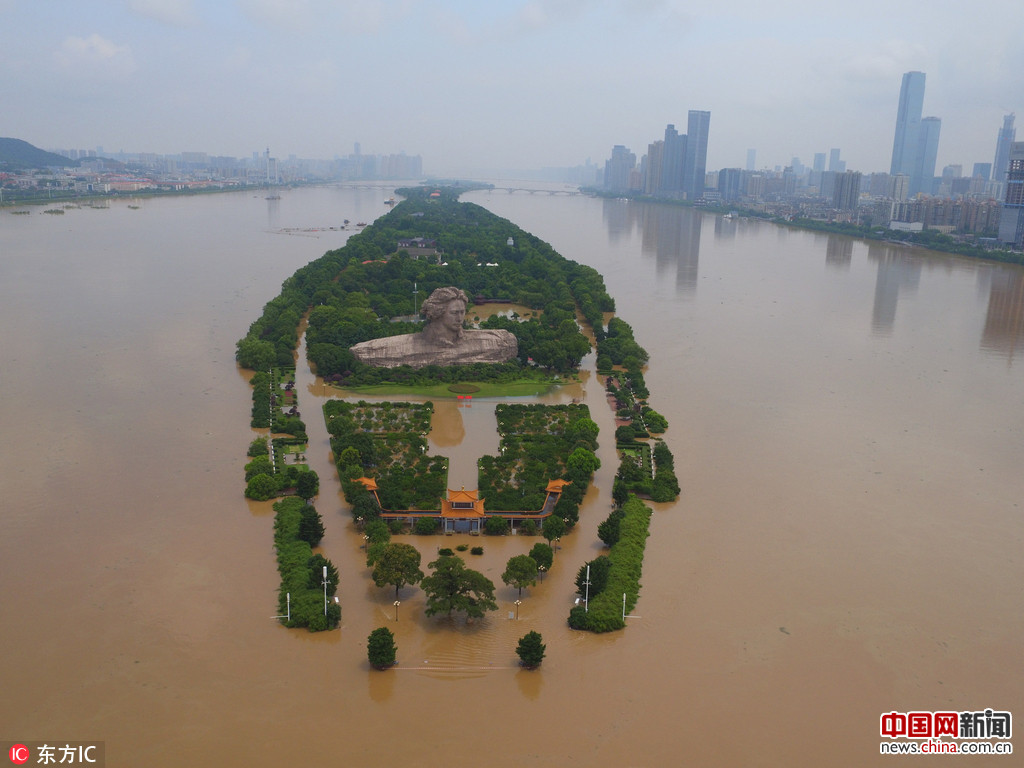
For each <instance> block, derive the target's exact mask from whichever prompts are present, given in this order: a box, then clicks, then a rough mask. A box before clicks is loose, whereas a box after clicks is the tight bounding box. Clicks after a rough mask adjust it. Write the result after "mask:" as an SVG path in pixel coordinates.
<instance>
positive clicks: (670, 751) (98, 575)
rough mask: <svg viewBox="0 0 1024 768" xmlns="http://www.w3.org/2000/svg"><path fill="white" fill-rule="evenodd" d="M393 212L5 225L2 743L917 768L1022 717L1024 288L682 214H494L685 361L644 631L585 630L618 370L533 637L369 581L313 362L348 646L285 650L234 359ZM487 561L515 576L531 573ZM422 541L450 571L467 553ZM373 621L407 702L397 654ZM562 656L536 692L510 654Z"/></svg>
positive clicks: (303, 381)
mask: <svg viewBox="0 0 1024 768" xmlns="http://www.w3.org/2000/svg"><path fill="white" fill-rule="evenodd" d="M390 194H391V189H390V188H381V189H380V190H369V189H352V188H349V189H338V188H323V189H302V190H293V191H288V192H285V193H283V194H282V197H281V199H280V200H277V201H267V200H264V199H263V198H262V197H253V196H251V195H248V194H241V193H239V194H225V195H215V196H204V197H199V198H173V199H165V200H143V201H136V204H137V205H139V206H140V207H139V208H138V209H132V208H129V207H128V204H127V202H126V201H125V202H115V203H113V204H111V206H110V207H109V208H107V209H103V210H95V209H90V208H81V209H71V210H68V211H67V212H66V214H65V215H63V216H47V215H43V214H41V213H40V212H39V211H33V212H32V215H30V216H14V215H11V213H10V211H7V210H5V211H3V212H0V323H2V327H3V328H4V330H5V333H4V339H3V342H2V344H0V392H2V393H3V395H4V397H3V399H2V401H0V402H2V404H0V416H2V423H3V424H4V435H5V438H6V439H5V440H3V441H0V489H2V493H3V498H4V504H3V507H2V512H0V520H2V524H3V528H2V529H3V531H4V535H3V536H2V537H0V563H2V565H0V569H2V570H0V573H2V574H3V581H4V589H3V591H2V592H0V607H2V615H3V617H4V620H3V623H2V626H0V642H2V646H0V647H2V648H3V649H4V653H3V654H2V656H0V680H2V681H3V682H4V686H5V689H6V691H7V693H6V694H5V696H4V698H3V703H2V704H0V722H3V723H4V726H3V729H4V733H3V734H2V735H3V738H11V739H19V740H22V741H29V740H37V739H38V740H43V739H49V740H51V741H58V740H60V741H72V740H103V741H105V742H106V753H107V755H108V764H109V765H112V766H115V765H116V766H121V765H126V766H132V765H135V766H180V765H185V764H197V765H241V764H249V765H260V766H262V765H268V766H269V765H281V764H284V765H290V764H296V762H301V763H303V764H310V765H316V764H328V763H329V764H344V765H354V766H363V765H365V766H382V765H394V764H401V765H409V766H434V765H439V764H450V765H477V764H480V765H496V766H513V765H514V766H521V765H536V766H549V765H550V766H554V765H559V766H561V765H565V764H567V763H569V764H571V763H573V762H580V763H589V764H592V765H608V766H622V765H636V766H661V765H678V764H689V765H715V766H736V765H765V766H790V765H834V766H863V765H872V764H876V762H877V763H878V764H882V763H883V762H884V760H883V759H882V758H881V757H880V756H878V741H879V739H878V732H877V728H878V717H879V715H880V714H881V713H882V712H887V711H893V710H896V711H909V710H939V709H951V710H957V711H959V710H976V709H983V708H985V707H994V708H996V709H1008V710H1011V711H1012V710H1014V709H1015V708H1019V707H1017V702H1018V701H1019V699H1020V691H1021V690H1024V672H1022V671H1021V670H1022V669H1024V666H1022V664H1021V661H1022V658H1021V656H1022V652H1021V649H1020V642H1019V638H1020V637H1021V634H1022V630H1024V618H1022V616H1024V613H1022V611H1021V608H1022V594H1021V588H1020V584H1021V581H1022V576H1024V555H1022V551H1024V549H1022V546H1021V538H1022V534H1021V524H1020V523H1021V514H1022V510H1021V507H1020V504H1021V499H1022V498H1024V480H1022V474H1021V471H1020V466H1021V462H1022V460H1024V366H1022V360H1021V358H1022V355H1024V270H1021V269H1017V268H1011V267H1006V266H1001V265H991V264H984V263H981V262H972V261H967V260H962V259H955V258H951V257H945V256H940V255H934V254H927V253H925V252H922V251H917V250H909V249H905V248H900V247H894V246H888V245H872V246H870V247H869V246H868V245H866V244H864V243H862V242H860V241H852V240H848V239H844V238H838V237H833V236H827V235H822V234H814V233H807V232H799V231H789V230H784V229H779V228H777V227H775V226H773V225H770V224H766V223H763V222H756V221H746V220H742V219H741V220H738V221H736V220H725V219H722V218H720V217H715V216H712V215H703V214H699V213H696V212H693V211H688V210H684V209H680V208H672V207H668V206H656V205H649V204H648V205H639V204H629V203H626V202H622V201H602V200H596V199H590V198H585V197H562V196H559V197H548V196H546V195H526V194H515V195H509V194H507V193H505V192H500V193H499V192H492V193H486V192H481V193H473V194H472V195H469V196H468V197H467V198H466V199H468V200H470V201H473V202H478V203H480V204H482V205H485V206H486V207H488V208H490V209H491V210H493V211H494V212H495V213H497V214H499V215H501V216H504V217H507V218H509V219H511V220H513V221H514V222H515V223H516V224H518V225H519V226H521V227H523V228H524V229H526V230H529V231H531V232H533V233H534V234H536V235H538V236H539V237H541V238H543V239H545V240H547V241H548V242H550V243H551V244H552V245H553V246H554V247H555V248H556V249H557V250H558V251H559V252H561V253H562V254H563V255H565V256H567V257H568V258H571V259H575V260H577V261H580V262H583V263H586V264H590V265H592V266H594V267H595V268H597V269H598V270H599V271H601V272H602V274H603V275H604V276H605V279H606V281H607V283H608V286H609V290H610V292H611V293H612V295H613V296H614V297H615V299H616V301H617V304H618V312H619V314H620V315H621V316H622V317H623V318H625V319H626V320H627V321H628V322H630V323H631V324H632V325H633V327H634V330H635V332H636V337H637V340H638V341H639V342H640V343H641V344H642V345H643V346H645V347H646V348H647V349H648V350H649V351H650V352H651V365H650V368H649V370H648V372H647V381H648V384H649V387H650V389H651V392H652V397H651V404H652V406H653V407H654V408H655V409H656V410H658V411H660V412H661V413H663V414H664V415H665V416H666V417H667V418H668V420H669V423H670V430H669V432H668V433H667V434H666V439H667V441H668V443H669V445H670V447H671V448H672V450H673V452H674V454H675V457H676V469H677V474H678V475H679V479H680V483H681V485H682V488H683V495H682V497H681V499H680V500H679V502H677V503H675V504H671V505H656V514H655V516H654V518H653V521H652V527H651V532H652V536H651V538H650V539H649V542H648V546H647V553H646V558H645V561H644V576H643V587H642V591H641V595H640V601H639V603H638V605H637V608H636V610H635V613H636V614H637V615H638V616H639V617H640V618H636V619H631V620H630V623H629V626H628V627H627V629H626V630H625V631H624V632H619V633H615V634H613V635H610V636H590V635H586V634H582V633H574V632H571V631H570V630H569V629H568V628H567V627H566V625H565V617H566V615H567V613H568V609H569V606H570V605H571V601H572V597H573V586H572V581H573V578H574V577H575V573H576V570H577V568H578V567H579V566H580V565H581V564H582V563H583V562H584V561H585V560H586V559H590V558H592V557H594V556H595V555H596V554H598V553H599V552H600V549H599V546H598V541H597V538H596V533H595V531H596V527H597V524H598V523H599V522H600V521H601V520H602V519H603V518H604V516H605V515H606V514H607V511H608V509H609V503H610V489H611V478H612V475H613V473H614V470H615V465H616V462H615V458H614V450H613V449H614V446H613V444H612V443H613V441H612V440H611V435H612V432H613V431H614V425H613V422H612V418H611V416H612V415H611V413H610V411H609V410H608V407H607V405H606V403H605V401H604V398H603V396H602V390H601V386H600V382H599V381H598V379H597V377H596V376H595V375H594V374H593V372H592V366H593V357H592V356H591V357H588V358H587V360H586V361H585V366H587V370H585V371H584V381H583V383H582V384H581V385H578V387H577V388H576V391H575V392H573V393H572V394H567V393H565V392H564V391H563V392H562V393H558V394H553V395H551V396H549V397H550V398H552V399H559V398H567V397H576V396H579V397H582V398H584V399H585V401H586V402H587V403H588V404H589V406H590V408H591V413H592V416H593V418H594V419H595V420H596V421H597V422H598V424H599V425H600V427H601V430H602V433H601V448H600V451H599V456H600V458H601V460H602V462H603V465H602V468H601V469H600V470H599V471H598V474H597V478H596V487H595V488H594V489H592V490H591V492H590V494H589V495H588V498H587V501H586V503H585V506H584V508H583V509H582V510H581V524H580V526H579V528H578V529H577V532H576V533H574V534H573V535H571V536H569V537H567V538H566V539H564V540H563V542H562V546H563V548H562V550H560V551H559V552H558V553H557V556H556V560H555V565H554V567H553V568H552V571H551V572H550V573H549V574H548V575H547V576H546V577H545V581H544V582H543V584H538V585H537V586H536V587H533V588H530V589H528V590H526V591H525V592H524V597H523V603H522V605H521V606H520V608H519V618H518V620H516V619H512V620H510V619H508V613H509V611H514V610H515V607H514V605H513V601H514V600H515V599H516V593H515V591H514V590H512V589H510V588H506V587H504V586H498V589H497V597H498V602H499V610H498V611H496V612H493V613H492V614H491V615H489V616H488V617H487V618H486V619H485V620H483V621H481V622H478V623H476V624H473V625H469V626H467V625H466V624H465V623H464V622H463V621H461V620H458V621H455V622H453V623H449V622H448V621H447V620H445V619H438V618H433V619H428V618H426V617H425V616H424V614H423V598H422V593H421V592H420V591H419V590H418V589H416V588H410V587H407V588H405V589H404V590H403V591H402V594H401V595H400V601H401V605H400V606H398V608H397V620H396V618H395V617H396V608H395V606H394V605H393V602H394V592H393V590H390V589H378V588H376V587H375V586H373V584H372V582H371V581H370V580H369V578H368V572H367V570H366V568H365V565H364V557H365V555H364V553H363V552H362V550H361V549H360V544H361V536H360V535H359V534H357V533H356V532H355V530H354V529H353V528H352V526H351V523H350V519H349V515H348V513H347V512H346V511H345V509H344V504H343V501H342V500H341V496H340V491H339V489H338V486H337V483H336V480H335V476H334V472H333V465H332V464H331V460H330V456H329V455H328V445H327V436H326V431H325V430H324V427H323V424H322V422H321V421H320V420H319V419H318V418H317V414H318V408H319V405H320V403H321V402H322V399H323V397H324V396H331V395H330V390H329V389H325V388H324V387H323V386H322V384H319V383H318V382H317V380H316V379H314V378H313V377H312V376H311V375H310V374H309V372H308V370H307V369H304V367H303V366H300V370H299V384H300V389H299V391H300V392H302V393H303V395H302V402H301V403H300V405H301V408H302V410H303V415H304V417H305V419H306V421H307V424H308V425H309V427H310V434H311V445H310V450H309V452H308V454H307V455H308V456H309V458H310V461H311V463H312V465H313V468H314V469H316V470H317V471H318V472H319V473H320V477H321V494H320V497H319V499H318V500H317V508H318V509H319V510H320V512H321V514H322V515H323V517H324V522H325V526H326V528H327V535H326V537H325V539H324V541H323V545H322V549H323V551H324V553H325V554H326V555H327V556H328V557H330V558H331V559H332V560H333V561H334V563H335V564H336V565H337V566H338V567H339V570H340V572H341V586H340V588H339V595H340V599H341V602H342V607H343V621H342V628H341V630H340V631H338V632H331V633H322V634H320V635H309V634H307V633H305V632H303V631H289V630H285V629H283V628H281V627H280V626H279V625H277V624H276V622H275V621H274V620H273V619H272V618H271V615H272V614H273V612H274V608H275V596H276V589H277V584H278V577H277V572H276V568H275V563H274V555H273V547H272V530H271V527H272V519H273V512H272V510H271V509H270V505H269V504H261V503H256V502H247V501H246V500H245V499H244V498H243V496H242V489H243V486H244V484H243V469H242V467H243V466H244V464H245V462H246V458H245V450H246V447H247V446H248V443H249V441H250V440H251V439H252V437H253V436H254V432H253V431H251V430H249V429H248V428H247V425H248V422H249V408H250V401H249V390H248V384H247V380H246V377H245V376H244V375H243V374H242V373H240V372H239V371H238V370H237V368H236V367H235V365H234V362H233V356H234V344H235V341H236V340H237V339H238V338H239V337H241V336H242V335H243V333H244V332H245V330H246V328H247V327H248V325H249V323H251V322H252V321H253V320H255V319H256V318H257V317H258V315H259V312H260V309H261V307H262V305H263V304H264V303H265V302H266V301H268V300H269V299H271V298H273V297H274V296H275V295H276V294H277V292H278V289H279V286H280V284H281V282H282V281H283V280H284V279H285V278H286V277H288V276H290V275H291V274H292V272H293V271H294V270H295V269H296V268H297V267H299V266H301V265H302V264H305V263H307V262H308V261H310V260H311V259H313V258H316V257H317V256H319V255H321V254H322V253H323V252H324V251H325V250H328V249H330V248H335V247H339V246H340V245H341V244H343V242H344V240H345V239H346V237H347V236H348V233H345V232H340V231H336V230H335V231H331V230H330V229H329V227H331V226H335V227H336V226H338V225H339V224H340V222H341V221H342V220H343V219H346V218H347V219H350V220H352V221H371V220H372V219H373V218H375V217H376V216H378V215H381V214H383V213H384V212H385V211H386V206H385V205H384V200H385V199H386V198H387V197H388V196H390ZM288 229H295V230H300V231H301V232H302V235H301V236H300V235H289V234H282V231H284V230H288ZM314 230H320V231H314ZM368 399H369V398H368ZM435 405H436V411H435V416H434V421H433V432H432V433H431V436H430V442H431V446H430V450H431V452H435V453H440V454H443V455H450V456H452V463H453V475H452V477H451V478H450V481H449V484H450V485H452V486H454V487H458V485H461V484H466V485H467V487H470V485H471V481H472V478H473V469H472V467H471V466H470V465H469V462H471V460H472V454H474V453H477V452H479V453H483V452H492V451H494V450H495V449H496V448H497V437H496V435H494V434H491V433H486V434H485V433H484V432H483V431H482V430H484V428H485V426H486V425H490V426H489V427H486V428H487V429H493V403H488V402H487V401H476V400H474V401H473V403H472V406H471V407H470V408H459V407H458V405H457V401H443V402H442V401H436V403H435ZM464 538H465V543H472V544H473V545H483V546H484V554H483V555H482V556H469V555H467V561H468V562H469V565H470V566H471V567H474V568H477V569H478V570H481V571H483V572H484V573H486V574H487V575H488V577H489V578H491V579H492V581H494V582H495V583H496V584H497V585H500V584H501V579H500V574H501V572H502V571H503V570H504V565H505V562H506V561H507V559H508V558H509V557H510V556H512V555H514V554H520V553H521V552H523V551H525V549H526V548H528V547H524V542H523V541H522V540H518V539H517V538H516V537H508V538H499V539H493V538H479V539H478V538H472V539H471V537H468V536H467V537H464ZM409 540H410V541H412V542H413V543H415V544H416V545H417V546H418V547H419V548H420V550H421V552H423V555H424V566H425V565H426V563H427V562H429V561H430V560H431V559H433V557H434V556H436V549H437V548H438V547H440V546H455V545H456V544H458V543H462V539H461V538H460V537H451V538H443V539H442V538H410V539H409ZM530 543H532V541H530V542H527V544H530ZM424 570H427V569H426V568H424ZM513 615H514V614H513ZM377 626H388V627H389V628H391V629H392V630H393V631H394V632H395V634H396V642H397V645H398V657H399V660H400V664H399V666H398V667H397V668H396V669H394V670H392V671H390V672H388V673H373V672H371V671H370V670H369V669H368V667H367V663H366V651H365V641H366V637H367V635H368V634H369V632H370V631H371V630H372V629H374V628H375V627H377ZM531 629H535V630H537V631H539V632H541V633H542V634H543V636H544V641H545V643H546V644H547V658H546V659H545V662H544V665H543V667H542V668H541V669H540V670H539V671H537V672H525V671H522V670H520V669H518V668H517V667H516V666H515V663H514V662H515V660H516V657H515V653H514V649H515V645H516V642H517V640H518V638H519V637H521V636H522V635H523V634H525V633H526V632H527V631H529V630H531ZM297 755H301V758H300V759H297V758H296V756H297ZM946 762H948V763H949V764H951V765H956V764H961V763H960V760H959V759H958V758H946Z"/></svg>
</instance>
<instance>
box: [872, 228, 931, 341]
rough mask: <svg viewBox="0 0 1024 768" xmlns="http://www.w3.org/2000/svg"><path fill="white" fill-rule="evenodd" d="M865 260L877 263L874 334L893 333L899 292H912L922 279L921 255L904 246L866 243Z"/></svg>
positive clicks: (873, 314)
mask: <svg viewBox="0 0 1024 768" xmlns="http://www.w3.org/2000/svg"><path fill="white" fill-rule="evenodd" d="M868 261H874V262H876V263H877V265H878V273H877V276H876V278H875V303H874V307H873V309H872V312H871V332H872V333H873V334H875V335H876V336H887V335H889V334H890V333H892V329H893V325H894V324H895V322H896V305H897V304H898V303H899V298H900V292H901V291H905V292H910V293H914V292H916V291H917V287H918V285H919V284H920V282H921V258H920V257H919V256H916V255H911V254H909V253H907V250H906V248H901V247H896V246H893V245H888V244H885V243H871V244H869V245H868Z"/></svg>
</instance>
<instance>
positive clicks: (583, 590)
mask: <svg viewBox="0 0 1024 768" xmlns="http://www.w3.org/2000/svg"><path fill="white" fill-rule="evenodd" d="M588 565H589V566H590V589H587V584H586V581H587V566H588ZM611 569H612V561H611V559H610V558H609V557H608V556H607V555H600V556H599V557H596V558H594V559H593V560H591V561H590V562H589V563H585V564H583V565H581V566H580V570H579V572H578V573H577V574H576V591H577V592H578V593H579V594H581V595H585V596H587V597H589V598H590V599H591V600H593V599H594V597H596V596H597V595H599V594H601V593H602V592H604V588H605V587H606V586H608V574H609V572H610V571H611Z"/></svg>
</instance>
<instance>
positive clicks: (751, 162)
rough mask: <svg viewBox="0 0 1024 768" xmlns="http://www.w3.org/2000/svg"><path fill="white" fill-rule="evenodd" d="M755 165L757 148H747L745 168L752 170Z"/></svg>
mask: <svg viewBox="0 0 1024 768" xmlns="http://www.w3.org/2000/svg"><path fill="white" fill-rule="evenodd" d="M756 165H757V150H756V149H748V150H747V170H748V171H752V170H754V168H755V166H756Z"/></svg>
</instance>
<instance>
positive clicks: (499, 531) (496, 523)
mask: <svg viewBox="0 0 1024 768" xmlns="http://www.w3.org/2000/svg"><path fill="white" fill-rule="evenodd" d="M508 529H509V522H508V519H507V518H504V517H502V516H501V515H490V516H488V518H487V519H486V520H484V533H486V534H487V535H488V536H504V535H505V534H507V533H508Z"/></svg>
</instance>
